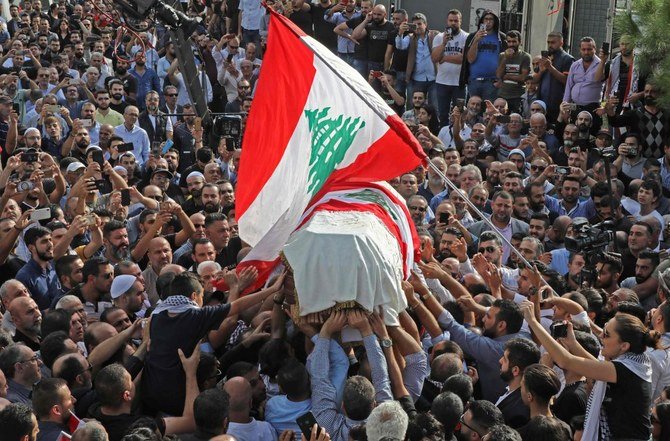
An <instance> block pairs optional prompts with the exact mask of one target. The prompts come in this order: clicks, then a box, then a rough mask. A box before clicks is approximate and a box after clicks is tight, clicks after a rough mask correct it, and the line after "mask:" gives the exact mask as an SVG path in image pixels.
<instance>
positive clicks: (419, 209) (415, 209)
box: [409, 205, 427, 211]
mask: <svg viewBox="0 0 670 441" xmlns="http://www.w3.org/2000/svg"><path fill="white" fill-rule="evenodd" d="M409 209H410V210H413V211H426V210H427V208H426V207H417V206H411V205H410V207H409Z"/></svg>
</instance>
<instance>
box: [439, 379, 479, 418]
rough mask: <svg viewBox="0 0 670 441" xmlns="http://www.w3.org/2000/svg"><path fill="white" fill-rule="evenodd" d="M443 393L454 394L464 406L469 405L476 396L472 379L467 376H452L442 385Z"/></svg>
mask: <svg viewBox="0 0 670 441" xmlns="http://www.w3.org/2000/svg"><path fill="white" fill-rule="evenodd" d="M442 392H453V393H455V394H456V395H458V398H460V399H461V402H462V403H463V404H466V403H469V402H470V400H472V395H473V394H474V386H473V384H472V379H470V377H468V376H467V375H465V374H456V375H452V376H451V377H449V378H447V379H446V380H445V382H444V384H443V385H442ZM438 419H439V418H438Z"/></svg>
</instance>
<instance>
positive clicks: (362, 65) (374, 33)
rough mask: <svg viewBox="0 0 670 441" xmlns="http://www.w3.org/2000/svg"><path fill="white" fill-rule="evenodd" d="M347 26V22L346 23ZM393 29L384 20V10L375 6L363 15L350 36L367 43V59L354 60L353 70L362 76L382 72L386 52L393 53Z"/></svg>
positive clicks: (382, 7) (390, 24) (381, 6)
mask: <svg viewBox="0 0 670 441" xmlns="http://www.w3.org/2000/svg"><path fill="white" fill-rule="evenodd" d="M347 24H348V22H347ZM394 30H395V27H394V26H393V24H392V23H390V22H389V21H388V20H386V8H385V7H384V5H377V6H375V7H374V8H373V9H372V12H370V13H369V14H367V15H365V16H364V18H363V21H362V22H361V23H360V24H359V25H358V26H356V28H354V32H353V33H352V34H351V36H352V37H353V38H354V39H356V40H358V41H367V58H366V59H365V60H358V59H354V68H355V69H356V70H357V71H358V72H363V76H367V73H368V72H369V71H371V70H377V71H382V70H384V60H385V58H386V54H387V52H388V53H389V57H390V53H391V52H392V51H393V44H392V43H393V40H391V38H392V37H393V31H394Z"/></svg>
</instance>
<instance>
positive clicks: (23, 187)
mask: <svg viewBox="0 0 670 441" xmlns="http://www.w3.org/2000/svg"><path fill="white" fill-rule="evenodd" d="M33 188H35V184H33V183H32V182H31V181H21V182H19V183H18V184H17V185H16V191H18V192H19V193H23V192H24V191H30V190H32V189H33Z"/></svg>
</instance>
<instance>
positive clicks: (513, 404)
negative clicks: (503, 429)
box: [498, 387, 530, 429]
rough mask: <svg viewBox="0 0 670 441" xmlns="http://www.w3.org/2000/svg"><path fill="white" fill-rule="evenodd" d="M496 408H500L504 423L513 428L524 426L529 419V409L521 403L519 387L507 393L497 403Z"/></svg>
mask: <svg viewBox="0 0 670 441" xmlns="http://www.w3.org/2000/svg"><path fill="white" fill-rule="evenodd" d="M498 409H500V411H501V412H502V414H503V418H505V424H507V425H508V426H510V427H511V428H513V429H518V428H519V427H521V426H525V425H526V424H527V423H528V420H529V419H530V409H528V406H526V405H525V404H523V400H522V399H521V388H520V387H518V388H516V390H515V391H514V392H512V393H511V394H509V395H507V396H506V397H505V399H504V400H502V401H501V402H500V404H498Z"/></svg>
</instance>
